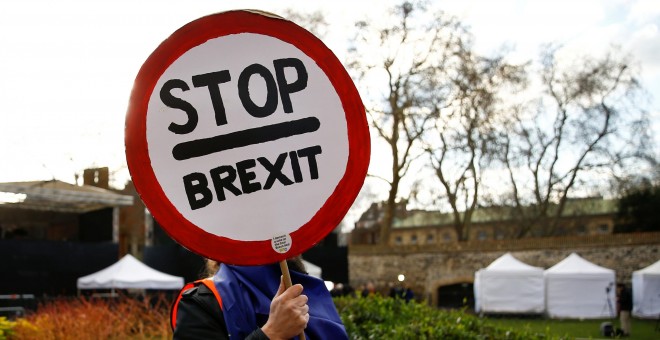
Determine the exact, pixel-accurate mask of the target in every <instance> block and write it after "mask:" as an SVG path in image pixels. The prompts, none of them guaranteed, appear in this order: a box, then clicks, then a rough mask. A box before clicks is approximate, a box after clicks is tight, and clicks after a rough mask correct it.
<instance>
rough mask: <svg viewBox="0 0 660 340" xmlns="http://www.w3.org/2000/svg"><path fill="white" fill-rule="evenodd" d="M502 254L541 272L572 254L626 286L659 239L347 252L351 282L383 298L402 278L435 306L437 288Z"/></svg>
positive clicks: (657, 250) (657, 249) (654, 255)
mask: <svg viewBox="0 0 660 340" xmlns="http://www.w3.org/2000/svg"><path fill="white" fill-rule="evenodd" d="M506 252H511V253H512V255H513V256H515V257H516V258H517V259H519V260H520V261H523V262H525V263H527V264H530V265H533V266H538V267H543V268H545V269H547V268H549V267H551V266H553V265H555V264H556V263H557V262H559V261H561V260H562V259H564V258H565V257H566V256H568V255H569V254H570V253H572V252H575V253H578V254H579V255H580V256H582V257H583V258H585V259H586V260H588V261H591V262H593V263H595V264H597V265H600V266H603V267H607V268H611V269H614V270H615V271H616V275H617V281H618V282H625V283H628V284H630V280H631V275H632V272H633V271H635V270H638V269H641V268H644V267H646V266H648V265H650V264H652V263H654V262H656V261H658V260H659V259H660V233H637V234H615V235H593V236H584V237H578V236H573V237H553V238H538V239H521V240H497V241H496V240H488V241H470V242H454V243H449V244H439V245H420V246H400V247H395V246H392V247H383V246H378V245H372V246H367V245H361V246H356V245H351V246H350V247H349V255H348V267H349V281H350V284H351V285H352V286H353V287H356V288H357V287H360V286H361V285H363V284H365V283H366V282H368V281H372V282H374V284H375V285H376V286H377V287H378V288H380V290H381V291H382V292H384V293H385V292H386V290H387V286H388V284H390V283H393V282H395V281H396V278H397V276H398V275H399V274H404V275H405V277H406V280H405V282H406V283H408V284H410V285H411V286H412V288H413V289H414V290H415V292H416V293H417V295H418V296H420V297H422V298H423V299H425V300H427V301H428V302H429V303H430V304H432V305H436V304H437V289H438V287H440V286H444V285H449V284H455V283H461V282H473V281H474V272H475V271H477V270H479V269H481V268H484V267H486V266H488V265H489V264H490V263H491V262H492V261H493V260H495V259H497V258H498V257H500V256H501V255H503V254H504V253H506Z"/></svg>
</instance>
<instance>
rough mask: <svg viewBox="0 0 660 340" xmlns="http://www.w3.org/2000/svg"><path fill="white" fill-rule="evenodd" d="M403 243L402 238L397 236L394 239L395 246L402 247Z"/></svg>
mask: <svg viewBox="0 0 660 340" xmlns="http://www.w3.org/2000/svg"><path fill="white" fill-rule="evenodd" d="M401 243H403V239H402V238H401V236H397V237H395V238H394V244H396V245H401Z"/></svg>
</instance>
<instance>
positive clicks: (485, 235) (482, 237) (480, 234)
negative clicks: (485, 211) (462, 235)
mask: <svg viewBox="0 0 660 340" xmlns="http://www.w3.org/2000/svg"><path fill="white" fill-rule="evenodd" d="M487 238H488V233H486V232H485V231H483V230H479V232H478V233H477V240H479V241H483V240H485V239H487Z"/></svg>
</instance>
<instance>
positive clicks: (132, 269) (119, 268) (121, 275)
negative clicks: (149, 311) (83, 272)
mask: <svg viewBox="0 0 660 340" xmlns="http://www.w3.org/2000/svg"><path fill="white" fill-rule="evenodd" d="M182 287H183V277H180V276H173V275H169V274H165V273H162V272H159V271H157V270H155V269H153V268H151V267H149V266H147V265H145V264H144V263H142V262H140V261H139V260H138V259H136V258H135V257H133V256H132V255H130V254H128V255H126V256H124V257H123V258H122V259H121V260H119V261H118V262H116V263H114V264H113V265H111V266H110V267H107V268H105V269H102V270H100V271H98V272H96V273H92V274H89V275H87V276H83V277H81V278H79V279H78V289H133V288H137V289H181V288H182Z"/></svg>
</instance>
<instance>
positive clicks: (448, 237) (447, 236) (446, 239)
mask: <svg viewBox="0 0 660 340" xmlns="http://www.w3.org/2000/svg"><path fill="white" fill-rule="evenodd" d="M442 240H443V241H444V242H451V241H452V237H451V233H449V232H446V233H444V234H442Z"/></svg>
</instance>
